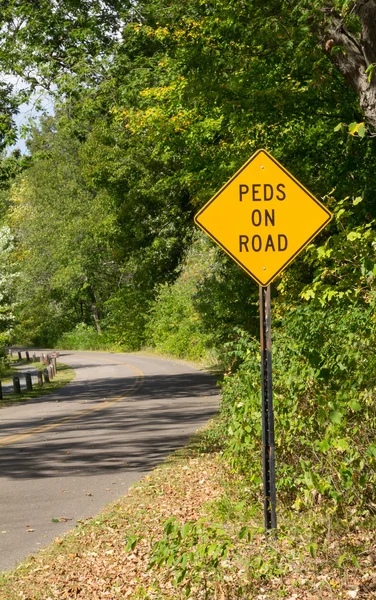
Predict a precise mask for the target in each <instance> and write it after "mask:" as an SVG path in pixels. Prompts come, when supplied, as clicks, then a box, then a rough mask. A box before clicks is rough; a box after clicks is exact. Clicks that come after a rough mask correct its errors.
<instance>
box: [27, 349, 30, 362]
mask: <svg viewBox="0 0 376 600" xmlns="http://www.w3.org/2000/svg"><path fill="white" fill-rule="evenodd" d="M26 360H27V362H30V354H29V353H28V351H27V350H26Z"/></svg>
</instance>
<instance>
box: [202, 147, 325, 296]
mask: <svg viewBox="0 0 376 600" xmlns="http://www.w3.org/2000/svg"><path fill="white" fill-rule="evenodd" d="M331 218H332V215H331V213H330V212H329V211H328V209H327V208H325V206H323V204H321V202H319V200H317V198H315V197H314V196H313V195H312V194H311V193H310V192H309V191H308V190H306V189H305V187H304V186H303V185H302V184H301V183H299V181H297V180H296V179H295V177H293V175H291V173H289V172H288V171H287V170H286V169H285V168H284V167H283V166H282V165H281V164H279V162H278V161H277V160H276V159H275V158H273V156H271V155H270V154H269V153H268V152H267V151H266V150H258V151H257V152H256V153H255V154H254V155H253V156H251V158H250V159H249V160H248V161H247V162H246V163H245V164H244V165H243V166H242V167H241V169H239V171H238V172H237V173H235V175H234V176H233V177H232V178H231V179H230V180H229V181H228V182H227V183H226V184H225V185H224V186H223V187H222V188H221V189H220V190H219V192H217V193H216V194H215V196H214V197H213V198H212V199H211V200H209V202H208V203H207V204H205V206H204V207H203V208H202V209H201V210H200V211H199V212H198V213H197V215H196V216H195V222H196V224H197V225H198V226H199V227H200V228H201V229H202V230H203V231H205V233H207V234H208V235H209V236H210V237H211V238H212V239H213V240H214V241H215V242H216V243H217V244H218V245H219V246H221V248H223V250H225V252H227V254H228V255H229V256H231V258H233V259H234V260H235V262H237V263H238V265H240V266H241V267H242V268H243V269H244V270H245V271H246V272H247V273H248V274H249V275H250V276H251V277H253V279H255V280H256V281H257V283H258V284H259V285H260V286H268V285H269V284H270V283H271V281H273V279H275V277H277V275H279V274H280V273H281V272H282V271H283V269H284V268H285V267H286V266H287V265H288V264H289V263H290V262H291V261H292V260H294V258H295V257H296V256H297V255H298V254H299V253H300V252H301V251H302V250H303V249H304V248H305V246H307V244H309V242H310V241H311V240H312V239H313V238H314V237H315V236H316V235H317V234H318V233H319V232H320V231H321V230H322V229H323V228H324V227H325V225H327V223H329V221H330V220H331Z"/></svg>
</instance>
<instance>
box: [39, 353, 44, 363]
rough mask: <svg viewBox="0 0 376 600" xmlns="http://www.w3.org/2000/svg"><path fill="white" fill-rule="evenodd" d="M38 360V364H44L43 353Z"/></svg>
mask: <svg viewBox="0 0 376 600" xmlns="http://www.w3.org/2000/svg"><path fill="white" fill-rule="evenodd" d="M39 360H40V362H41V363H42V362H44V354H43V352H42V354H41V355H40V356H39Z"/></svg>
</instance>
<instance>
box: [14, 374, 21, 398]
mask: <svg viewBox="0 0 376 600" xmlns="http://www.w3.org/2000/svg"><path fill="white" fill-rule="evenodd" d="M13 390H14V393H15V394H20V393H21V384H20V378H19V377H18V375H15V376H14V377H13Z"/></svg>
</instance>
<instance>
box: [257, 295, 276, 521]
mask: <svg viewBox="0 0 376 600" xmlns="http://www.w3.org/2000/svg"><path fill="white" fill-rule="evenodd" d="M259 289H260V351H261V398H262V467H263V477H264V523H265V530H266V531H269V530H276V529H277V513H276V481H275V453H274V411H273V382H272V335H271V307H270V285H268V286H267V287H262V286H260V288H259Z"/></svg>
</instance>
